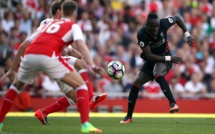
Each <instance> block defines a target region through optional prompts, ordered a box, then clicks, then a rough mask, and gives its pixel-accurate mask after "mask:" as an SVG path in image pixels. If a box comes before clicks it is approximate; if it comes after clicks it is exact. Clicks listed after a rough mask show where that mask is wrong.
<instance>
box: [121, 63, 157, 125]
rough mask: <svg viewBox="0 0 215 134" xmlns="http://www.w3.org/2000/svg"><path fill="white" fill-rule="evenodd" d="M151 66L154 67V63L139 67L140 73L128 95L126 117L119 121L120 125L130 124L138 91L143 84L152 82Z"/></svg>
mask: <svg viewBox="0 0 215 134" xmlns="http://www.w3.org/2000/svg"><path fill="white" fill-rule="evenodd" d="M153 66H154V63H152V62H145V63H144V64H143V66H142V67H141V69H140V72H138V74H137V76H136V79H135V81H134V83H133V86H132V88H131V91H130V93H129V96H128V110H127V115H126V117H125V118H124V119H123V120H122V121H120V123H130V122H131V118H132V115H133V111H134V107H135V104H136V100H137V98H138V93H139V89H140V87H141V86H142V85H143V84H145V83H146V82H148V81H150V80H152V78H153V74H152V68H153Z"/></svg>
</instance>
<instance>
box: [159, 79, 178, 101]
mask: <svg viewBox="0 0 215 134" xmlns="http://www.w3.org/2000/svg"><path fill="white" fill-rule="evenodd" d="M156 81H157V83H159V85H160V87H161V89H162V91H163V93H164V95H165V96H166V98H167V99H168V100H169V103H170V105H171V104H173V103H174V104H175V99H174V98H173V95H172V92H171V90H170V87H169V84H168V82H167V81H166V79H165V78H164V77H163V76H162V75H159V76H157V77H156Z"/></svg>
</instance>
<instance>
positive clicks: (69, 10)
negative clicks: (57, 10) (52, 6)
mask: <svg viewBox="0 0 215 134" xmlns="http://www.w3.org/2000/svg"><path fill="white" fill-rule="evenodd" d="M61 8H62V11H63V16H71V15H72V14H73V13H74V12H75V11H76V10H77V9H78V6H77V4H76V2H74V1H65V2H64V3H63V4H62V7H61Z"/></svg>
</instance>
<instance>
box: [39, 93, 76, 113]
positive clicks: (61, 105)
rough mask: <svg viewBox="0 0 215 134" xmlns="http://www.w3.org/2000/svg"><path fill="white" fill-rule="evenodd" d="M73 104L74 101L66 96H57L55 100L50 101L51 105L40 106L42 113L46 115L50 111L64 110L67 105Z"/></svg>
mask: <svg viewBox="0 0 215 134" xmlns="http://www.w3.org/2000/svg"><path fill="white" fill-rule="evenodd" d="M72 104H74V102H73V101H72V100H71V99H70V100H69V98H67V97H66V96H64V97H61V98H59V99H58V100H57V101H56V102H54V103H52V104H51V105H48V106H46V107H45V108H42V109H41V110H42V111H43V113H44V114H46V115H48V114H50V113H54V112H58V111H61V110H64V109H65V108H67V107H68V106H70V105H72Z"/></svg>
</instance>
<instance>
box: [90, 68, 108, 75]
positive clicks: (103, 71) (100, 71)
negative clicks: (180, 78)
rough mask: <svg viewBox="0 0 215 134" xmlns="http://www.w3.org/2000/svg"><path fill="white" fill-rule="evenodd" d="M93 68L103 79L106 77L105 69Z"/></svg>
mask: <svg viewBox="0 0 215 134" xmlns="http://www.w3.org/2000/svg"><path fill="white" fill-rule="evenodd" d="M91 68H92V69H93V71H94V72H95V73H97V74H100V75H101V76H102V77H104V76H105V75H106V71H105V70H104V68H101V67H98V66H91Z"/></svg>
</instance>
